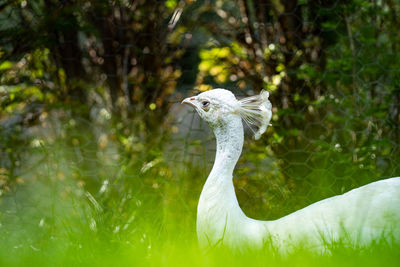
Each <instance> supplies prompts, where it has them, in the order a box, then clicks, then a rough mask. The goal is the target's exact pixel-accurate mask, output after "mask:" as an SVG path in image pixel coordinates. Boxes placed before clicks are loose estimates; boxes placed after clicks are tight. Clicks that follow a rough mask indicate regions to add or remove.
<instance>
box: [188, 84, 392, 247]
mask: <svg viewBox="0 0 400 267" xmlns="http://www.w3.org/2000/svg"><path fill="white" fill-rule="evenodd" d="M182 104H187V105H190V106H192V107H193V108H194V109H195V110H196V111H197V113H198V115H199V116H200V117H201V118H202V119H203V120H205V121H206V122H207V123H208V125H209V127H210V128H211V129H212V131H213V133H214V135H215V138H216V155H215V160H214V164H213V167H212V169H211V172H210V174H209V176H208V178H207V180H206V182H205V184H204V186H203V189H202V191H201V194H200V198H199V202H198V206H197V221H196V232H197V238H198V242H199V245H200V247H201V248H204V249H205V248H212V247H216V246H224V247H227V248H229V249H233V250H239V251H243V250H244V249H262V248H265V247H267V246H269V247H272V248H273V249H274V250H276V251H279V252H282V253H288V252H290V251H292V250H294V249H296V247H299V246H301V247H303V248H307V249H309V250H311V251H317V252H320V253H325V252H329V249H330V248H329V246H330V245H332V244H335V242H340V243H341V244H342V243H344V244H348V245H349V246H352V247H361V246H368V245H369V244H372V243H373V242H377V241H378V240H384V241H385V242H389V243H390V244H393V243H395V244H397V243H398V242H400V177H394V178H387V179H383V180H379V181H376V182H372V183H370V184H367V185H364V186H361V187H359V188H356V189H353V190H351V191H349V192H347V193H344V194H341V195H337V196H333V197H330V198H327V199H324V200H321V201H318V202H316V203H313V204H311V205H309V206H307V207H305V208H302V209H300V210H297V211H295V212H293V213H291V214H289V215H286V216H284V217H282V218H279V219H276V220H269V221H260V220H255V219H252V218H249V217H247V216H246V215H245V213H244V212H243V211H242V209H241V208H240V206H239V203H238V200H237V197H236V194H235V189H234V185H233V171H234V168H235V165H236V163H237V161H238V159H239V157H240V154H241V152H242V147H243V142H244V128H243V122H242V121H244V122H245V123H246V124H248V125H249V126H250V128H251V129H252V130H253V132H254V138H255V139H259V138H260V136H261V135H262V134H263V133H264V132H265V131H266V130H267V127H268V126H269V125H270V120H271V117H272V105H271V103H270V101H269V93H268V92H267V91H265V90H262V91H261V93H260V94H258V95H253V96H249V97H245V98H243V99H240V100H238V99H236V97H235V95H234V94H233V93H232V92H231V91H229V90H226V89H222V88H217V89H211V90H208V91H205V92H202V93H200V94H198V95H196V96H192V97H188V98H185V99H184V100H183V101H182Z"/></svg>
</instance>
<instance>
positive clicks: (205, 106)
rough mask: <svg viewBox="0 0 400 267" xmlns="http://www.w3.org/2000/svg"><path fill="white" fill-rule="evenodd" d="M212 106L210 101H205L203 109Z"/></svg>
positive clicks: (202, 103)
mask: <svg viewBox="0 0 400 267" xmlns="http://www.w3.org/2000/svg"><path fill="white" fill-rule="evenodd" d="M209 105H210V101H207V100H204V101H202V102H201V106H202V108H207V107H208V106H209Z"/></svg>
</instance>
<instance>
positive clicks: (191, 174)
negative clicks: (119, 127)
mask: <svg viewBox="0 0 400 267" xmlns="http://www.w3.org/2000/svg"><path fill="white" fill-rule="evenodd" d="M72 143H74V141H72ZM75 143H76V142H75ZM34 144H35V143H34ZM82 147H83V148H84V149H82ZM82 147H79V146H78V147H69V148H67V147H65V145H60V146H58V145H57V144H56V143H53V144H52V145H50V144H49V145H43V144H41V143H40V144H39V145H37V146H36V145H35V146H34V149H31V150H30V151H29V153H28V154H27V155H26V157H25V158H24V159H23V160H22V161H21V164H20V166H21V167H20V171H19V172H18V176H17V177H16V179H15V183H16V184H15V186H14V187H10V189H9V190H8V191H7V192H6V191H2V195H1V197H0V266H247V265H248V266H324V267H325V266H399V264H400V245H395V246H389V245H387V244H384V243H379V244H374V245H371V246H370V247H367V248H363V249H353V248H346V247H344V246H342V245H340V244H338V245H337V246H335V248H334V249H333V250H332V253H330V254H327V255H316V254H312V253H310V252H307V251H304V250H302V249H301V248H298V249H295V251H294V252H292V253H291V254H289V255H285V256H282V255H279V254H276V253H274V251H272V250H269V249H265V250H263V251H259V252H247V253H242V254H238V253H234V252H231V251H228V250H226V249H224V248H216V249H213V250H209V251H206V252H205V251H202V250H200V249H199V247H198V246H197V240H196V234H195V218H196V205H197V200H198V197H199V195H200V190H201V187H202V184H203V183H204V179H205V177H206V175H207V173H205V172H204V168H198V167H195V166H190V165H186V166H185V165H181V166H180V167H179V168H171V166H170V165H169V164H168V163H167V160H166V159H165V158H163V157H164V156H163V155H162V154H157V152H154V151H147V152H146V154H152V158H151V159H150V160H149V159H147V158H145V157H130V158H129V159H124V158H121V157H114V156H115V155H117V153H115V151H112V150H111V151H110V150H109V151H104V153H97V154H96V157H95V158H96V160H91V157H94V156H93V155H92V154H90V151H91V150H90V147H88V146H82ZM85 150H86V152H87V151H89V152H88V153H86V152H85ZM85 153H86V154H85Z"/></svg>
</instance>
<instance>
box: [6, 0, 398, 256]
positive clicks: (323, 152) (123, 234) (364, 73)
mask: <svg viewBox="0 0 400 267" xmlns="http://www.w3.org/2000/svg"><path fill="white" fill-rule="evenodd" d="M399 29H400V3H399V2H398V1H394V0H351V1H344V0H327V1H319V0H318V1H312V0H249V1H245V0H231V1H222V0H204V1H195V0H166V1H161V0H160V1H157V0H114V1H111V0H96V1H94V0H86V1H85V0H62V1H58V0H57V1H56V0H37V1H27V0H2V1H0V248H1V249H0V250H1V251H2V252H1V253H0V254H1V255H0V256H1V257H3V260H4V258H7V255H10V254H8V253H16V255H53V254H54V253H55V251H72V252H73V254H74V257H75V258H74V259H75V260H77V259H78V260H80V259H82V258H85V257H89V258H90V257H91V256H90V255H94V254H93V253H95V251H105V253H113V252H114V251H116V250H119V251H120V250H121V249H122V250H128V251H136V252H135V253H136V254H137V255H150V254H151V253H153V254H154V253H156V252H154V251H157V249H156V250H155V249H154V247H157V246H158V247H160V246H162V245H160V244H173V243H174V242H177V241H176V240H179V242H182V243H183V244H186V242H192V241H193V240H195V219H196V205H197V200H198V197H199V195H200V192H201V188H202V185H203V184H204V182H205V179H206V178H207V175H208V173H209V171H210V169H211V166H212V163H213V160H214V153H215V147H214V146H215V141H214V137H213V135H212V133H211V131H210V130H209V129H208V127H207V125H206V124H205V123H204V122H202V121H200V119H199V117H198V116H197V114H195V113H194V111H192V110H190V108H188V107H186V106H185V107H184V106H181V105H180V102H181V101H182V99H183V98H184V97H187V96H190V95H194V94H197V93H199V92H201V91H205V90H209V89H211V88H218V87H221V88H227V89H229V90H231V91H232V92H234V93H235V94H236V96H237V97H238V98H241V97H245V96H249V95H254V94H257V93H258V92H259V91H260V90H261V89H265V90H268V91H269V92H270V95H271V96H270V100H271V102H272V105H273V118H272V122H271V123H272V127H270V128H269V129H268V131H267V133H266V134H264V136H263V137H262V138H261V139H260V140H257V141H255V140H253V139H252V136H251V132H249V133H248V134H247V135H246V140H245V146H244V151H243V153H242V157H241V158H240V160H239V163H238V165H237V168H236V171H235V174H234V177H235V178H234V183H235V187H236V193H237V196H238V199H239V203H240V206H241V207H242V209H243V210H244V212H245V213H246V214H247V215H248V216H250V217H253V218H256V219H276V218H279V217H281V216H284V215H286V214H289V213H290V212H293V211H295V210H297V209H300V208H302V207H305V206H307V205H309V204H311V203H313V202H315V201H318V200H321V199H323V198H326V197H330V196H333V195H337V194H341V193H344V192H347V191H349V190H351V189H353V188H355V187H358V186H361V185H364V184H366V183H369V182H372V181H375V180H379V179H382V178H385V177H392V176H396V175H399V174H400V167H399V162H400V145H399V142H400V123H399V122H400V53H399V52H400V35H399ZM82 251H84V252H82ZM91 253H92V254H91ZM93 257H94V256H93ZM53 260H54V259H53ZM0 262H1V261H0Z"/></svg>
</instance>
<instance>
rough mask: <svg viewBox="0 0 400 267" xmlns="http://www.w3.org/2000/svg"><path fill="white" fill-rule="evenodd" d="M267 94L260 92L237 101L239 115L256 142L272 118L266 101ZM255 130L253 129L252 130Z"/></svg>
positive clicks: (269, 106)
mask: <svg viewBox="0 0 400 267" xmlns="http://www.w3.org/2000/svg"><path fill="white" fill-rule="evenodd" d="M268 97H269V93H268V92H267V91H264V90H262V91H261V93H260V94H259V95H255V96H250V97H246V98H243V99H241V100H239V105H240V106H239V114H240V116H241V117H242V119H243V120H244V121H245V122H246V124H247V125H248V126H249V128H250V129H251V130H252V131H253V133H254V139H256V140H258V139H259V138H260V137H261V135H262V134H263V133H264V132H265V131H266V130H267V127H268V125H270V124H269V122H270V120H271V117H272V105H271V102H269V100H268ZM254 128H255V129H254Z"/></svg>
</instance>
